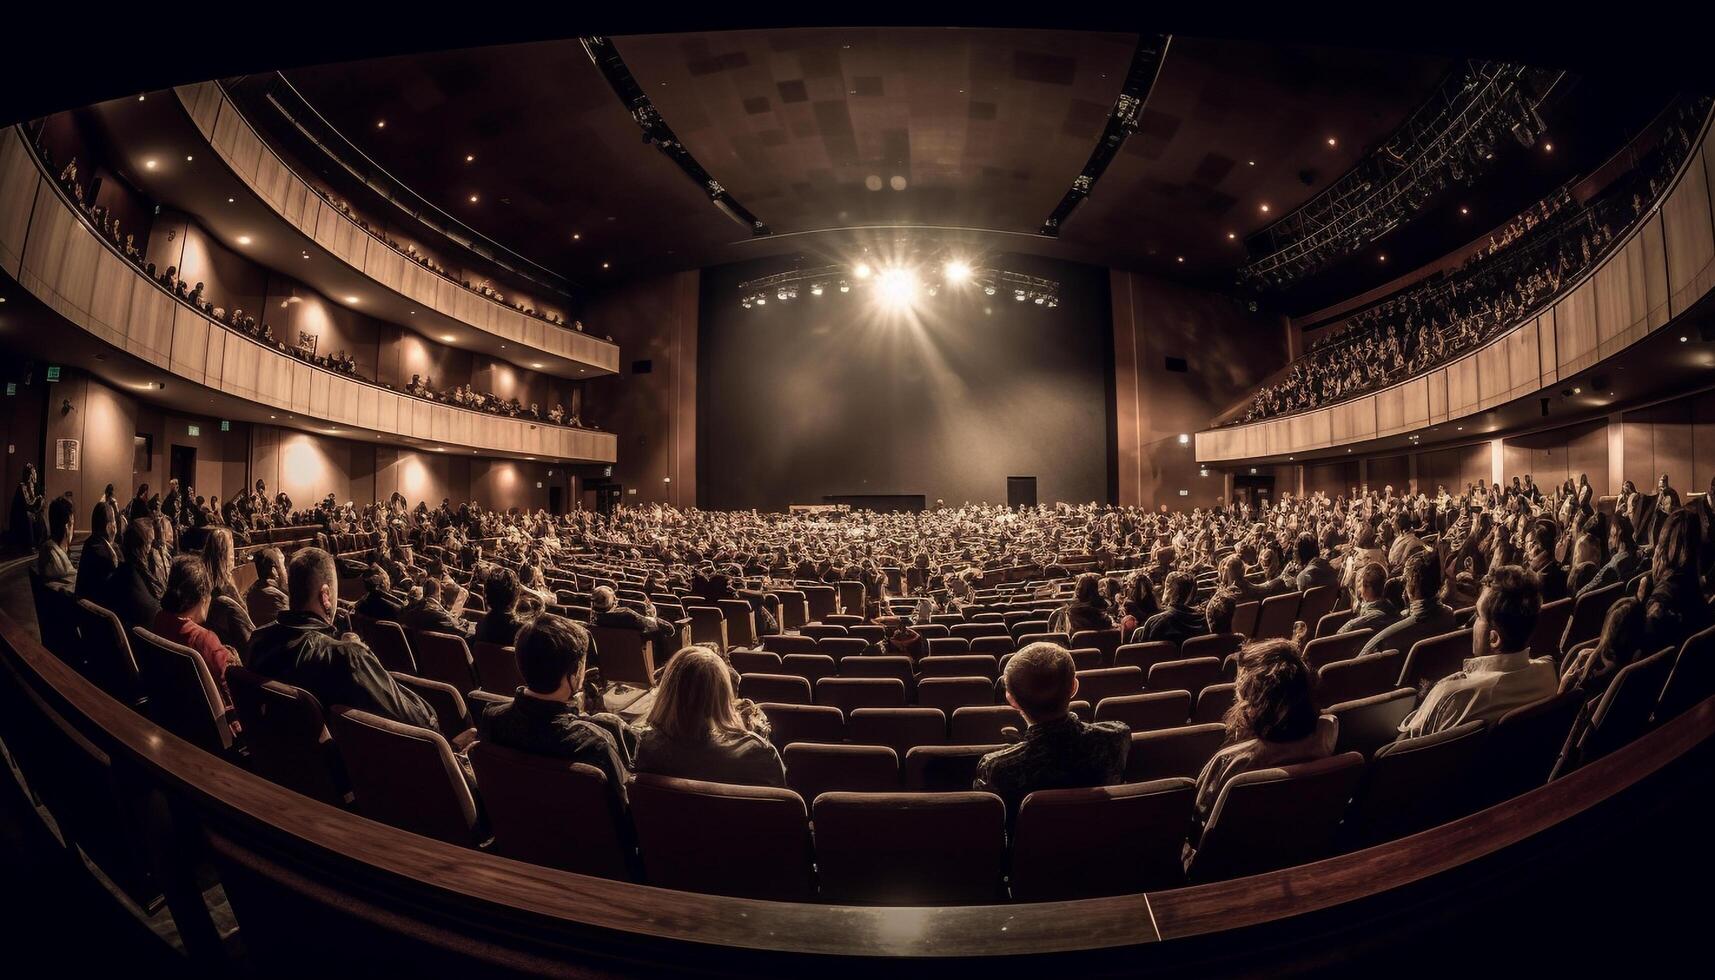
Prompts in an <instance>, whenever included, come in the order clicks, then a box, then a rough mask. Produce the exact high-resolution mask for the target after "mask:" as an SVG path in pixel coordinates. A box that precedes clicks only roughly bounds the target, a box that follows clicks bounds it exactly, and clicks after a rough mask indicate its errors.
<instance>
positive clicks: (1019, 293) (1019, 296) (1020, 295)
mask: <svg viewBox="0 0 1715 980" xmlns="http://www.w3.org/2000/svg"><path fill="white" fill-rule="evenodd" d="M1012 298H1013V299H1015V300H1018V301H1019V302H1020V303H1022V302H1024V300H1025V295H1024V290H1022V289H1015V290H1013V291H1012Z"/></svg>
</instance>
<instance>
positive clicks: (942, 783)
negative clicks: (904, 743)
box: [905, 743, 1006, 793]
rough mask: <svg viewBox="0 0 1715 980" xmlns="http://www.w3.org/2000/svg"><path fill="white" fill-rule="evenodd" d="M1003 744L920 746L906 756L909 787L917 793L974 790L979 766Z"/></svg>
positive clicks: (1003, 746) (907, 788)
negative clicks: (984, 758) (973, 786)
mask: <svg viewBox="0 0 1715 980" xmlns="http://www.w3.org/2000/svg"><path fill="white" fill-rule="evenodd" d="M1004 748H1006V746H1005V745H1002V744H998V743H997V744H989V745H984V744H980V743H978V744H960V745H919V746H917V747H915V748H913V749H911V750H910V751H909V752H906V753H905V788H906V790H908V791H910V792H913V793H960V792H964V791H966V790H969V789H970V788H971V784H972V782H974V781H975V779H976V775H977V763H979V762H981V761H982V758H983V756H985V755H988V754H989V753H990V752H998V751H1000V750H1001V749H1004Z"/></svg>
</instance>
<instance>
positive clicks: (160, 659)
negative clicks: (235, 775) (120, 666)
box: [68, 625, 233, 755]
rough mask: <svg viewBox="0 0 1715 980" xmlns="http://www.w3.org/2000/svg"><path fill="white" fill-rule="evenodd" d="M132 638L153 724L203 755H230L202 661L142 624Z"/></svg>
mask: <svg viewBox="0 0 1715 980" xmlns="http://www.w3.org/2000/svg"><path fill="white" fill-rule="evenodd" d="M68 629H69V625H68ZM131 638H132V640H133V641H134V642H133V643H132V650H134V651H135V652H136V654H137V667H138V671H139V673H140V674H141V676H142V679H143V691H144V693H145V695H146V696H147V697H148V699H149V704H148V709H149V717H150V718H151V719H153V720H154V722H155V724H157V725H160V726H161V727H162V728H165V729H166V730H167V731H169V732H172V733H173V734H174V735H177V736H178V737H180V738H182V739H184V740H185V741H187V742H190V743H191V744H192V745H195V746H197V747H198V748H201V749H203V750H204V751H207V752H213V753H214V754H216V755H225V754H227V753H228V752H231V751H232V750H233V738H232V725H231V717H230V715H229V713H228V709H227V705H226V702H225V701H224V700H223V699H222V698H221V694H220V688H219V686H218V685H216V684H215V681H214V676H213V675H212V674H210V673H209V670H208V665H207V664H205V663H203V661H202V657H200V656H198V655H197V653H196V651H194V650H192V649H191V648H190V647H187V646H183V645H181V644H178V643H174V642H173V641H171V640H166V639H162V638H161V637H159V636H156V635H155V634H153V633H151V632H149V631H148V630H146V629H144V628H143V627H141V626H133V627H132V628H131Z"/></svg>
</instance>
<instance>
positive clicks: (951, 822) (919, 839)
mask: <svg viewBox="0 0 1715 980" xmlns="http://www.w3.org/2000/svg"><path fill="white" fill-rule="evenodd" d="M811 814H812V816H813V819H814V822H815V828H816V864H817V868H818V870H819V871H820V873H821V883H822V897H823V899H825V900H827V901H830V902H851V903H857V904H869V905H956V904H964V903H981V902H992V901H996V900H998V899H999V898H1000V894H1001V871H1002V866H1003V864H1004V858H1005V855H1006V807H1005V805H1004V804H1002V803H1001V800H1000V797H998V796H995V795H993V794H990V793H974V792H965V793H824V794H822V795H821V796H819V797H817V798H816V802H815V805H814V806H813V807H812V808H811ZM877 841H886V842H887V846H886V847H877V846H876V842H877Z"/></svg>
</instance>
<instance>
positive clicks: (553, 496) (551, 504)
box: [548, 486, 566, 517]
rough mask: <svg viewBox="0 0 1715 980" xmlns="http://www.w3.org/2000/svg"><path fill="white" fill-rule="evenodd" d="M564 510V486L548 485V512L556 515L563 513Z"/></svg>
mask: <svg viewBox="0 0 1715 980" xmlns="http://www.w3.org/2000/svg"><path fill="white" fill-rule="evenodd" d="M565 512H566V488H565V487H558V486H555V487H549V488H548V513H550V514H553V515H555V516H556V517H557V516H559V515H561V514H564V513H565Z"/></svg>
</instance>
